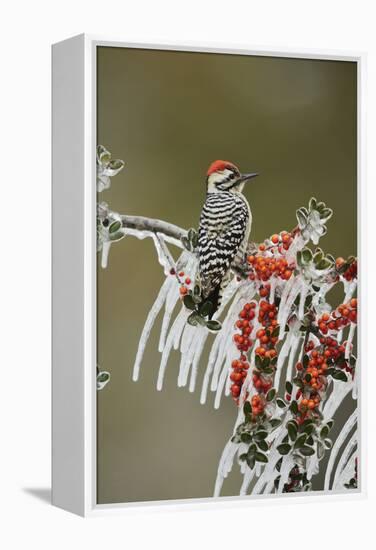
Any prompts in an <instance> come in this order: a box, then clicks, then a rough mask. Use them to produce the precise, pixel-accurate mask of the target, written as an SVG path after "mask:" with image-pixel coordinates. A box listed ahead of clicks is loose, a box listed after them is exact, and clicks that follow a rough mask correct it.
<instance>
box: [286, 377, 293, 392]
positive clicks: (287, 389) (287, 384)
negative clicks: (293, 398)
mask: <svg viewBox="0 0 376 550" xmlns="http://www.w3.org/2000/svg"><path fill="white" fill-rule="evenodd" d="M285 387H286V392H287V393H288V394H290V395H291V394H292V384H291V382H290V381H289V380H287V382H286V385H285Z"/></svg>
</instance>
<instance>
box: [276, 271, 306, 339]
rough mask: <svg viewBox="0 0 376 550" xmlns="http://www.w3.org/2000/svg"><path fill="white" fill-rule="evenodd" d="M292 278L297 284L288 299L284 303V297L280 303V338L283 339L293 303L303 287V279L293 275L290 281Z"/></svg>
mask: <svg viewBox="0 0 376 550" xmlns="http://www.w3.org/2000/svg"><path fill="white" fill-rule="evenodd" d="M292 279H293V280H294V281H295V285H294V286H293V287H292V288H291V291H290V293H289V295H288V297H287V299H285V301H284V302H283V303H282V299H281V303H280V305H279V311H278V323H279V325H280V331H279V339H280V340H282V339H283V338H284V335H285V327H286V323H287V319H288V317H289V315H290V312H291V308H292V305H293V303H294V301H295V299H296V297H297V296H298V295H299V292H300V291H301V289H302V281H301V280H300V279H299V278H295V277H291V279H290V280H289V281H288V282H290V281H291V280H292ZM286 286H287V285H286Z"/></svg>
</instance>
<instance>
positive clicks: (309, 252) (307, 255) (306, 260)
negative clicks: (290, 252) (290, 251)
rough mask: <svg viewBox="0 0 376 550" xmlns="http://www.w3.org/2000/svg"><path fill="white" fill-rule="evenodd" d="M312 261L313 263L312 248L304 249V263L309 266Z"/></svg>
mask: <svg viewBox="0 0 376 550" xmlns="http://www.w3.org/2000/svg"><path fill="white" fill-rule="evenodd" d="M311 261H312V250H311V249H310V248H303V250H302V263H303V264H309V263H310V262H311Z"/></svg>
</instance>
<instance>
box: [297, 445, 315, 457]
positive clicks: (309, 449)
mask: <svg viewBox="0 0 376 550" xmlns="http://www.w3.org/2000/svg"><path fill="white" fill-rule="evenodd" d="M299 452H300V453H301V454H302V455H303V456H312V455H314V454H315V449H313V448H312V447H308V445H304V447H302V448H301V449H299Z"/></svg>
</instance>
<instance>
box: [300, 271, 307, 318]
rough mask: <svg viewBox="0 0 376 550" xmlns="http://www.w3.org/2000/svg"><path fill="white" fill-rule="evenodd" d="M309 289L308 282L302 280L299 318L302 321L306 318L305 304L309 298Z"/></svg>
mask: <svg viewBox="0 0 376 550" xmlns="http://www.w3.org/2000/svg"><path fill="white" fill-rule="evenodd" d="M308 291H309V286H308V285H307V283H305V282H304V281H303V280H302V291H301V293H300V301H299V312H298V318H299V320H300V321H302V320H303V318H304V304H305V301H306V298H307V294H308Z"/></svg>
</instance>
